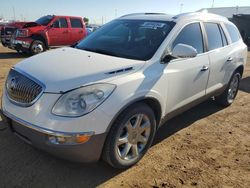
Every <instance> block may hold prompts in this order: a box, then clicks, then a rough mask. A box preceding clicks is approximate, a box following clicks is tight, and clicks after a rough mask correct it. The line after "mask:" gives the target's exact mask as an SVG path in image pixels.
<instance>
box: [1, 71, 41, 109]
mask: <svg viewBox="0 0 250 188" xmlns="http://www.w3.org/2000/svg"><path fill="white" fill-rule="evenodd" d="M13 80H14V81H13ZM15 80H17V81H15ZM44 90H45V85H44V84H43V83H42V82H40V81H39V80H37V79H35V78H34V77H32V76H30V75H29V74H27V73H25V72H23V71H21V70H18V69H16V68H12V69H11V70H10V72H9V75H8V77H7V80H6V83H5V91H6V95H7V97H8V99H9V100H10V101H11V102H12V103H14V104H16V105H18V106H22V107H29V106H31V105H33V104H34V103H35V102H36V101H37V100H38V99H39V98H40V97H41V95H42V94H43V92H44Z"/></svg>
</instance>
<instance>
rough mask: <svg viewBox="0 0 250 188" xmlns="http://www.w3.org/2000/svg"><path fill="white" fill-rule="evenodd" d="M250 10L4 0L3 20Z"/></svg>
mask: <svg viewBox="0 0 250 188" xmlns="http://www.w3.org/2000/svg"><path fill="white" fill-rule="evenodd" d="M212 5H214V7H229V6H250V0H214V4H213V0H174V1H173V0H172V1H170V0H105V1H104V0H88V1H86V0H39V1H38V0H1V2H0V17H4V18H5V19H13V18H14V17H15V18H16V19H18V20H24V19H25V20H26V21H32V20H36V19H37V18H39V17H41V16H43V15H48V14H57V15H72V16H82V17H88V18H90V21H91V22H92V23H102V21H103V22H107V21H110V20H112V19H114V18H115V17H118V16H121V15H124V14H128V13H135V12H162V13H168V14H178V13H180V12H191V11H196V10H199V9H201V8H210V7H212Z"/></svg>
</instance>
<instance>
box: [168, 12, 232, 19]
mask: <svg viewBox="0 0 250 188" xmlns="http://www.w3.org/2000/svg"><path fill="white" fill-rule="evenodd" d="M204 14H208V15H211V16H214V17H217V18H221V19H225V20H228V19H227V18H226V17H224V16H220V15H217V14H212V13H208V12H206V11H202V12H187V13H182V14H178V15H176V16H174V17H173V19H178V18H181V17H184V16H187V15H189V16H201V15H204Z"/></svg>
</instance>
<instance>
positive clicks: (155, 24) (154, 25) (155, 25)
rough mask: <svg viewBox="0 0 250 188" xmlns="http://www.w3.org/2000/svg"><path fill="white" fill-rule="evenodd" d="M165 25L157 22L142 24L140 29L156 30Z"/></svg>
mask: <svg viewBox="0 0 250 188" xmlns="http://www.w3.org/2000/svg"><path fill="white" fill-rule="evenodd" d="M165 25H166V24H165V23H159V22H144V23H143V24H142V25H141V27H144V28H149V29H158V28H163V27H164V26H165Z"/></svg>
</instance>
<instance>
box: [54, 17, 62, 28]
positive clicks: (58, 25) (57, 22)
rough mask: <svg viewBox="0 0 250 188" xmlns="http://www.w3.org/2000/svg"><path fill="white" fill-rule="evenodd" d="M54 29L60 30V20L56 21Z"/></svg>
mask: <svg viewBox="0 0 250 188" xmlns="http://www.w3.org/2000/svg"><path fill="white" fill-rule="evenodd" d="M53 28H60V24H59V19H57V20H56V21H54V23H53Z"/></svg>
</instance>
